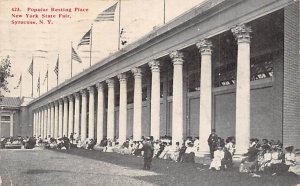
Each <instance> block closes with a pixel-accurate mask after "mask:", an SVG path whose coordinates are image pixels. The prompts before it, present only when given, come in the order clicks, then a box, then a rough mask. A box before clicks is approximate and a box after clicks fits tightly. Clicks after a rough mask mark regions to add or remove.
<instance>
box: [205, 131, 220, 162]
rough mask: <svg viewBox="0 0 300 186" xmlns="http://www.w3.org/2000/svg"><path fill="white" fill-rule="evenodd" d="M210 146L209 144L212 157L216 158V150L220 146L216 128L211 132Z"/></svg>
mask: <svg viewBox="0 0 300 186" xmlns="http://www.w3.org/2000/svg"><path fill="white" fill-rule="evenodd" d="M207 142H208V146H209V151H210V158H211V159H213V158H214V151H215V150H216V148H217V146H218V135H217V134H216V130H215V129H212V130H211V134H210V135H209V137H208V140H207Z"/></svg>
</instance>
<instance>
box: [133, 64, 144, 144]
mask: <svg viewBox="0 0 300 186" xmlns="http://www.w3.org/2000/svg"><path fill="white" fill-rule="evenodd" d="M131 72H132V73H133V75H134V93H133V94H134V98H133V140H134V141H139V140H141V138H142V72H141V69H140V68H133V69H131Z"/></svg>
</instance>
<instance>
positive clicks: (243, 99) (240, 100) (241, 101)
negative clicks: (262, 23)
mask: <svg viewBox="0 0 300 186" xmlns="http://www.w3.org/2000/svg"><path fill="white" fill-rule="evenodd" d="M231 31H232V33H233V35H234V36H235V38H236V39H237V42H238V54H237V75H236V82H237V83H236V119H235V123H236V124H235V127H236V128H235V132H236V154H244V153H246V152H247V151H248V147H249V140H250V32H251V28H250V27H246V25H244V24H242V25H238V26H236V27H235V28H233V29H231Z"/></svg>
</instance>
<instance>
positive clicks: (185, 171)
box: [55, 149, 300, 186]
mask: <svg viewBox="0 0 300 186" xmlns="http://www.w3.org/2000/svg"><path fill="white" fill-rule="evenodd" d="M55 151H56V150H55ZM56 152H57V153H66V154H69V155H76V156H80V157H84V158H89V159H93V160H97V161H103V162H107V163H111V164H115V165H119V166H124V167H127V168H128V169H139V170H142V167H143V158H142V157H135V156H131V155H121V154H118V153H112V152H109V153H108V152H100V151H94V150H93V151H91V150H85V149H72V150H68V151H67V150H57V151H56ZM150 171H151V172H154V173H156V174H155V175H149V176H139V175H136V176H135V178H136V179H139V180H142V181H146V182H148V183H152V184H155V185H204V186H205V185H230V186H231V185H249V186H254V185H264V186H266V185H272V186H273V185H283V186H285V185H297V184H300V176H297V175H294V174H286V175H276V176H272V175H267V174H261V177H251V175H249V174H241V173H239V172H238V168H237V167H235V168H233V169H232V170H230V171H211V170H209V169H208V166H203V165H200V164H188V163H177V162H173V161H169V160H162V159H153V162H152V167H151V170H150ZM132 176H134V175H132Z"/></svg>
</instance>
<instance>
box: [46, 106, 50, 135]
mask: <svg viewBox="0 0 300 186" xmlns="http://www.w3.org/2000/svg"><path fill="white" fill-rule="evenodd" d="M49 136H51V105H50V104H49V105H48V106H47V134H46V137H47V138H48V137H49Z"/></svg>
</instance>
